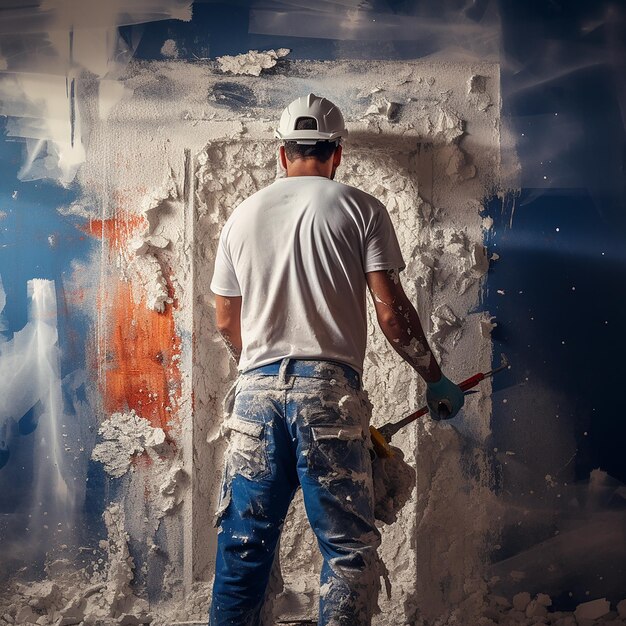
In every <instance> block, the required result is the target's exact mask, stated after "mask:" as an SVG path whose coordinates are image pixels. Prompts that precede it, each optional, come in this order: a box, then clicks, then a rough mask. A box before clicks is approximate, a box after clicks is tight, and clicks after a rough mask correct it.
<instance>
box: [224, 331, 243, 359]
mask: <svg viewBox="0 0 626 626" xmlns="http://www.w3.org/2000/svg"><path fill="white" fill-rule="evenodd" d="M219 333H220V337H221V338H222V341H223V342H224V345H225V346H226V348H227V349H228V352H229V353H230V356H231V357H232V358H233V360H234V361H235V363H236V364H237V365H239V359H240V358H241V340H239V341H237V338H233V337H232V336H231V334H230V333H229V332H228V331H226V330H220V331H219Z"/></svg>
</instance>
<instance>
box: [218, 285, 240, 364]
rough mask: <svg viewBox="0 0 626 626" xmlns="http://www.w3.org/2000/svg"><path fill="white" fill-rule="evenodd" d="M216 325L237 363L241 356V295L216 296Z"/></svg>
mask: <svg viewBox="0 0 626 626" xmlns="http://www.w3.org/2000/svg"><path fill="white" fill-rule="evenodd" d="M215 314H216V326H217V331H218V332H219V334H220V336H221V337H222V340H223V341H224V344H225V345H226V348H228V351H229V352H230V356H232V357H233V360H234V361H235V363H237V365H239V359H240V358H241V346H242V341H241V296H230V297H228V296H219V295H216V296H215Z"/></svg>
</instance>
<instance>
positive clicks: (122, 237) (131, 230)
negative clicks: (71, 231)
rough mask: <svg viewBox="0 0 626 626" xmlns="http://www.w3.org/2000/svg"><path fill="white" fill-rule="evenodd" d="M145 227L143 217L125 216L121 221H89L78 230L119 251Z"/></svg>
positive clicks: (113, 219)
mask: <svg viewBox="0 0 626 626" xmlns="http://www.w3.org/2000/svg"><path fill="white" fill-rule="evenodd" d="M146 226H147V222H146V219H145V218H144V217H143V215H127V216H124V218H123V219H121V218H119V217H111V218H108V219H106V220H89V223H88V224H86V225H85V226H81V227H80V228H81V230H83V231H84V232H86V233H88V234H90V235H92V236H93V237H98V238H100V239H102V240H103V241H107V242H108V243H109V245H110V246H111V247H112V248H114V249H116V250H120V249H121V248H122V247H123V246H124V245H125V244H126V242H127V241H128V240H129V239H130V238H131V237H132V236H133V235H134V234H135V233H136V232H137V231H138V230H139V229H144V228H146Z"/></svg>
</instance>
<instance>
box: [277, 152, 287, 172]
mask: <svg viewBox="0 0 626 626" xmlns="http://www.w3.org/2000/svg"><path fill="white" fill-rule="evenodd" d="M278 156H279V158H280V166H281V167H282V168H283V169H284V170H285V172H286V171H287V155H286V154H285V146H280V148H278Z"/></svg>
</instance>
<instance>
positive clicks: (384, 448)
mask: <svg viewBox="0 0 626 626" xmlns="http://www.w3.org/2000/svg"><path fill="white" fill-rule="evenodd" d="M508 366H509V362H508V360H507V358H506V356H505V355H504V354H503V355H502V359H501V362H500V366H499V367H496V368H495V369H493V370H491V371H490V372H486V373H483V372H479V373H478V374H474V375H473V376H471V377H470V378H468V379H467V380H464V381H463V382H462V383H459V387H460V388H461V389H462V390H463V391H464V392H465V393H466V394H468V393H475V392H472V391H470V389H472V388H473V387H476V385H478V383H480V382H482V381H483V380H485V379H486V378H491V377H492V376H493V375H494V374H497V373H498V372H501V371H502V370H504V369H506V368H507V367H508ZM442 409H443V410H444V411H445V408H444V407H442ZM428 411H429V409H428V407H427V406H424V407H422V408H421V409H419V410H417V411H415V413H411V415H407V417H405V418H403V419H401V420H399V421H397V422H389V423H387V424H385V425H384V426H381V427H380V428H375V427H374V426H370V436H371V438H372V445H373V446H374V451H375V452H376V456H378V457H380V458H389V457H392V456H393V450H392V449H391V448H390V447H389V442H390V441H391V438H392V437H393V436H394V435H395V434H396V433H397V432H398V431H399V430H401V429H402V428H404V427H405V426H407V425H408V424H410V423H411V422H414V421H415V420H416V419H418V418H420V417H422V415H426V414H427V413H428ZM445 417H446V416H445V415H442V418H445Z"/></svg>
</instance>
